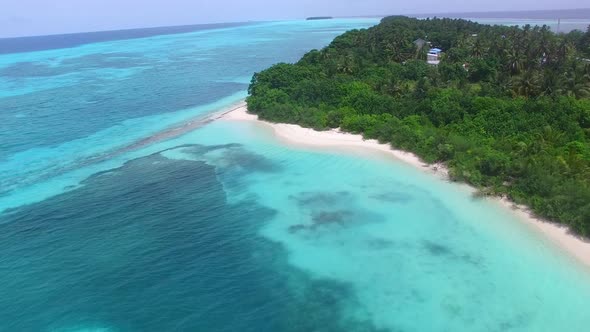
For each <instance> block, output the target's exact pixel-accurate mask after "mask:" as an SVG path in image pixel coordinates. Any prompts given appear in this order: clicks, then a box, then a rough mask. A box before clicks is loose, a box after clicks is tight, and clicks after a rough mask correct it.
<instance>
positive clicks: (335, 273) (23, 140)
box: [0, 20, 590, 332]
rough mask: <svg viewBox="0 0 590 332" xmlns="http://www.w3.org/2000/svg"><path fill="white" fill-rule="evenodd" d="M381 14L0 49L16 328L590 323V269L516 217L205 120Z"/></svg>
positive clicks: (8, 255)
mask: <svg viewBox="0 0 590 332" xmlns="http://www.w3.org/2000/svg"><path fill="white" fill-rule="evenodd" d="M376 22H377V20H332V21H313V22H282V23H264V24H247V25H243V26H232V27H228V28H225V29H212V30H200V31H194V32H190V33H183V34H175V35H162V36H154V37H150V38H143V39H129V40H119V41H112V42H100V43H93V44H88V45H83V46H78V47H75V48H69V49H57V50H46V51H37V52H30V53H18V54H17V53H15V54H6V55H2V56H0V123H2V126H1V127H0V149H1V151H2V154H1V155H0V211H2V212H1V214H0V272H1V273H0V294H1V295H2V296H1V297H0V331H60V332H61V331H68V332H69V331H121V332H127V331H334V332H335V331H556V330H560V331H583V330H585V329H586V328H587V327H588V326H590V311H588V310H587V302H588V299H590V277H589V274H588V271H587V269H585V268H583V267H581V266H580V265H579V264H577V262H575V261H573V259H571V258H570V257H568V256H566V255H565V254H564V253H562V252H560V251H558V250H556V249H555V248H554V247H553V246H552V245H550V244H548V243H547V241H546V240H543V239H542V238H541V237H540V236H539V235H538V234H536V233H534V232H531V231H530V229H528V228H527V226H525V225H523V224H522V223H519V222H518V221H517V220H516V219H515V217H514V216H513V215H512V214H511V213H510V212H509V211H505V210H502V209H498V208H497V207H496V206H495V205H493V204H491V203H486V202H484V201H477V200H473V199H472V198H471V195H470V194H469V193H468V192H467V191H465V190H464V189H463V188H462V187H460V186H457V185H453V184H448V183H445V182H443V181H441V180H438V179H437V178H435V177H433V176H431V175H428V174H424V173H422V172H420V171H419V170H416V169H414V168H412V167H410V166H407V165H405V164H402V163H399V162H395V161H392V160H390V159H388V158H385V157H381V156H379V155H370V154H367V153H364V152H362V151H360V150H359V151H349V152H345V151H340V152H339V151H332V152H330V151H320V150H306V149H301V148H295V147H290V146H285V145H283V144H281V143H280V142H279V141H277V140H276V139H275V138H274V137H273V135H272V132H271V131H270V130H269V129H268V128H266V127H265V126H262V125H255V124H251V123H241V122H225V121H215V122H209V121H206V120H204V119H206V117H207V116H208V115H210V114H211V113H212V112H214V111H217V110H219V109H222V108H224V107H227V106H229V105H231V104H232V103H235V102H236V101H238V100H240V99H242V98H243V97H244V96H245V89H246V87H247V83H248V81H249V79H250V76H251V73H252V72H254V71H257V70H261V69H263V68H265V67H267V66H268V65H270V64H272V63H274V62H278V61H294V60H296V59H298V58H299V57H300V56H301V55H302V54H303V53H304V52H305V51H306V50H308V49H310V48H314V47H321V46H323V45H325V44H327V43H328V42H329V41H330V40H331V39H332V38H333V37H334V36H336V35H337V34H339V33H341V32H343V31H344V30H347V29H350V28H355V27H367V26H370V25H372V24H375V23H376ZM1 46H2V44H1V43H0V47H1ZM171 128H172V129H171ZM192 129H195V130H192ZM189 130H190V131H189ZM180 133H183V134H184V135H179V134H180Z"/></svg>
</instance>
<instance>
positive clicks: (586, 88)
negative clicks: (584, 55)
mask: <svg viewBox="0 0 590 332" xmlns="http://www.w3.org/2000/svg"><path fill="white" fill-rule="evenodd" d="M584 69H585V68H583V67H582V66H580V65H578V62H577V61H572V62H571V64H570V65H569V66H568V69H567V70H566V72H565V74H564V80H563V85H562V88H561V89H559V92H561V93H563V94H566V95H568V96H572V97H576V98H585V97H589V96H590V75H588V74H586V73H585V72H584V71H585V70H584Z"/></svg>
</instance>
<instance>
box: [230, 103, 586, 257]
mask: <svg viewBox="0 0 590 332" xmlns="http://www.w3.org/2000/svg"><path fill="white" fill-rule="evenodd" d="M247 111H248V110H247V107H246V104H245V103H242V104H239V105H237V106H234V107H232V108H231V109H230V110H229V111H227V112H225V113H223V115H222V116H220V117H218V118H219V119H221V120H224V121H247V122H255V123H257V124H262V125H265V126H268V127H270V128H272V129H273V132H274V134H275V136H276V137H277V138H278V139H280V140H281V141H284V142H285V143H287V144H291V145H298V146H308V147H317V148H322V147H323V148H338V149H351V148H352V149H354V150H358V149H363V150H365V151H374V152H378V153H385V154H388V155H390V156H392V157H395V158H396V159H398V160H401V161H403V162H405V163H407V164H410V165H412V166H414V167H416V168H419V169H421V170H423V171H426V172H428V173H431V174H434V175H436V176H438V177H441V178H443V179H448V170H447V169H446V168H445V167H444V165H438V164H437V165H428V164H426V163H425V162H423V161H422V160H420V158H418V157H417V156H416V155H414V154H413V153H409V152H405V151H401V150H396V149H392V148H391V147H390V146H389V145H388V144H380V143H379V142H377V141H375V140H365V139H364V138H363V137H362V136H361V135H353V134H349V133H344V132H340V131H338V130H330V131H316V130H313V129H309V128H303V127H300V126H298V125H293V124H284V123H270V122H266V121H261V120H258V116H256V115H253V114H249V113H248V112H247ZM469 188H470V190H472V191H473V192H475V189H474V188H471V187H469ZM490 199H491V200H492V201H493V202H494V203H495V204H498V206H499V207H500V208H505V209H509V210H510V211H512V213H514V214H515V215H516V216H517V217H518V219H520V220H522V221H523V222H524V223H525V224H527V225H529V226H530V227H531V228H532V229H533V230H535V231H537V232H539V233H541V234H542V235H543V236H544V237H545V238H546V239H547V240H548V241H551V242H552V243H553V244H555V245H556V246H557V247H558V248H560V249H562V250H564V251H566V252H567V253H569V254H570V255H571V256H573V257H574V258H576V259H577V260H579V261H580V262H581V263H583V264H584V265H586V266H587V267H590V242H588V241H585V240H583V239H580V238H578V237H576V236H574V235H572V234H570V233H569V231H568V229H567V228H566V227H563V226H560V225H557V224H554V223H550V222H547V221H544V220H541V219H538V218H535V217H534V216H533V215H532V214H531V213H530V212H529V211H528V209H526V207H523V206H516V205H515V204H514V203H512V202H510V201H509V200H508V199H505V198H502V199H501V198H490Z"/></svg>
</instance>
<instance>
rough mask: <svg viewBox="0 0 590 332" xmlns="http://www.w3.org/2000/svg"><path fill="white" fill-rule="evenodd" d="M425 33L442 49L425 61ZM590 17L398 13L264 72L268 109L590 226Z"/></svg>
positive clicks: (582, 229)
mask: <svg viewBox="0 0 590 332" xmlns="http://www.w3.org/2000/svg"><path fill="white" fill-rule="evenodd" d="M420 38H421V39H424V40H427V41H429V42H430V45H431V46H432V47H439V48H441V49H442V50H443V52H444V53H443V55H442V61H441V62H440V64H439V65H438V66H430V65H428V64H427V63H426V61H425V60H426V51H427V47H428V45H427V46H425V47H422V48H420V47H419V46H417V45H416V44H415V43H414V41H415V40H417V39H420ZM587 58H590V28H589V29H588V31H586V32H581V31H573V32H571V33H569V34H566V35H563V34H562V35H557V34H555V33H553V32H551V31H550V30H549V28H548V27H546V26H543V27H538V26H535V27H531V26H528V25H527V26H524V27H522V28H519V27H507V26H489V25H482V24H477V23H473V22H469V21H465V20H456V19H427V20H418V19H412V18H407V17H389V18H385V19H383V20H382V22H381V23H380V24H379V25H377V26H375V27H373V28H371V29H367V30H360V31H359V30H354V31H350V32H347V33H346V34H344V35H342V36H340V37H337V38H336V39H335V40H334V41H333V42H332V43H331V44H330V45H329V46H328V47H326V48H324V49H322V50H313V51H311V52H309V53H307V54H306V55H305V56H304V57H303V58H302V59H301V60H300V61H299V62H298V63H296V64H277V65H275V66H273V67H271V68H269V69H267V70H265V71H263V72H261V73H257V74H255V76H254V77H253V79H252V84H251V86H250V89H249V93H250V96H249V97H248V107H249V110H250V111H251V112H253V113H256V114H258V115H259V116H260V117H261V118H262V119H266V120H270V121H276V122H289V123H297V124H300V125H303V126H307V127H313V128H316V129H326V128H337V127H340V128H341V129H342V130H345V131H349V132H354V133H362V134H363V135H364V136H365V137H367V138H375V139H378V140H380V141H382V142H389V143H391V144H392V145H393V146H395V147H397V148H401V149H405V150H409V151H413V152H415V153H417V154H418V155H419V156H421V157H422V158H423V159H424V160H426V161H428V162H445V163H446V164H447V165H448V166H449V169H450V171H451V176H452V178H453V179H455V180H460V181H466V182H468V183H470V184H472V185H475V186H477V187H479V188H481V191H482V193H486V194H498V195H507V196H508V197H510V198H511V199H512V200H514V201H515V202H517V203H523V204H526V205H528V206H530V207H531V209H532V210H533V211H534V212H535V213H537V214H538V215H540V216H542V217H546V218H549V219H551V220H554V221H558V222H562V223H564V224H567V225H569V226H570V228H571V229H572V230H573V231H575V232H577V233H578V234H582V235H585V236H588V235H590V99H588V98H589V97H590V60H587Z"/></svg>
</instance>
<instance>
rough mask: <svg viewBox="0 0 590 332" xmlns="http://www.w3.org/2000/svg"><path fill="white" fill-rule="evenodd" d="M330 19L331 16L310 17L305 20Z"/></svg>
mask: <svg viewBox="0 0 590 332" xmlns="http://www.w3.org/2000/svg"><path fill="white" fill-rule="evenodd" d="M331 19H333V17H332V16H312V17H308V18H306V20H308V21H317V20H331Z"/></svg>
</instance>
